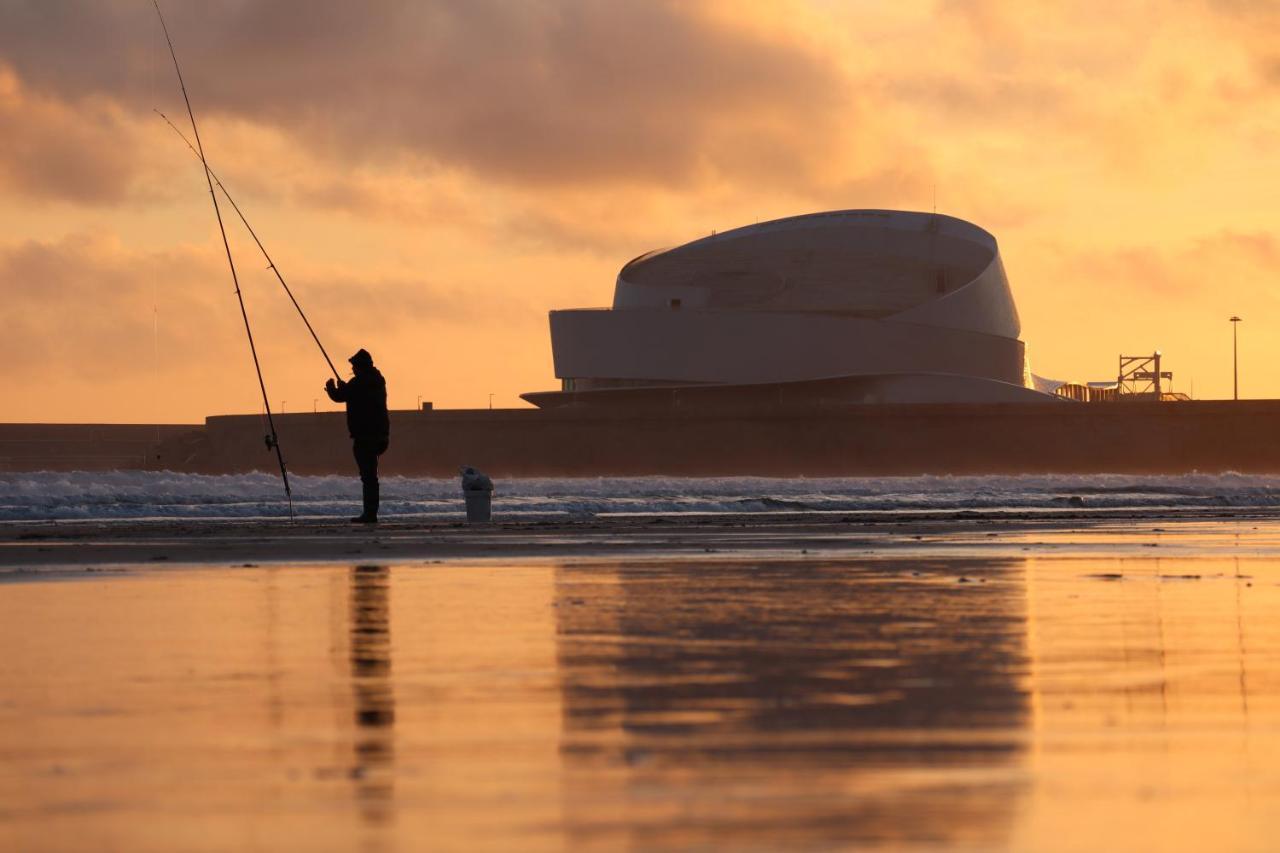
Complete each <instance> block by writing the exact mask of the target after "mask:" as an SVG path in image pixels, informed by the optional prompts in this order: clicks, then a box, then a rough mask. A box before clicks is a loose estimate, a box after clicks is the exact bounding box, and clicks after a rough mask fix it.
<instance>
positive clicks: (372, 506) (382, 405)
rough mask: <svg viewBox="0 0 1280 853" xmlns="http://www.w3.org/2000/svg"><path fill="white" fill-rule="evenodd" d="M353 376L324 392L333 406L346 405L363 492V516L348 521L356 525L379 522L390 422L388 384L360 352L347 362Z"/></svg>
mask: <svg viewBox="0 0 1280 853" xmlns="http://www.w3.org/2000/svg"><path fill="white" fill-rule="evenodd" d="M348 361H350V362H351V371H352V373H353V374H354V375H353V376H352V377H351V381H350V382H343V381H342V380H341V379H339V380H338V381H337V383H336V384H335V383H334V381H333V380H332V379H330V380H328V381H327V382H325V383H324V391H325V393H326V394H328V395H329V399H331V400H333V401H334V402H335V403H346V404H347V431H348V432H349V433H351V451H352V453H353V454H354V455H355V457H356V467H357V468H359V469H360V485H361V486H362V487H363V490H364V513H362V514H361V515H359V516H357V517H356V518H353V519H351V521H352V522H353V523H357V524H377V522H378V457H379V456H381V455H382V454H383V453H386V451H387V445H388V444H389V443H390V441H391V419H390V418H389V417H388V416H387V381H386V380H385V379H383V378H382V374H381V373H379V372H378V368H376V367H374V366H373V356H371V355H369V353H368V352H367V351H366V350H360V351H359V352H357V353H356V354H355V355H353V356H351V358H349V359H348Z"/></svg>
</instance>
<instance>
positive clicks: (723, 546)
mask: <svg viewBox="0 0 1280 853" xmlns="http://www.w3.org/2000/svg"><path fill="white" fill-rule="evenodd" d="M1159 548H1164V549H1166V550H1165V551H1160V552H1159V553H1161V554H1164V553H1180V554H1184V555H1191V554H1197V555H1198V554H1204V553H1207V552H1210V551H1213V552H1224V551H1225V552H1230V553H1233V554H1253V555H1262V554H1271V553H1274V554H1277V555H1280V518H1278V517H1277V515H1276V513H1275V512H1273V511H1268V510H1252V511H1231V512H1219V513H1211V514H1209V513H1205V512H1204V511H1203V510H1194V511H1176V510H1166V511H1163V512H1140V513H1136V512H1134V511H1131V510H1110V511H1090V512H1071V511H1063V510H1039V511H983V512H953V511H947V512H911V513H898V512H894V513H873V512H867V513H799V512H796V513H768V514H738V515H731V514H721V515H665V516H664V515H646V516H609V517H593V518H584V519H564V518H550V519H540V520H526V521H510V520H501V519H499V520H496V521H494V522H492V523H488V524H471V525H469V524H466V523H464V522H460V521H440V520H430V521H422V520H410V521H390V522H384V523H382V524H379V525H377V526H375V527H368V526H365V525H352V524H347V523H342V522H336V521H333V520H300V521H298V522H296V523H290V522H288V521H284V520H280V521H269V520H251V521H227V520H214V521H175V520H158V521H99V522H68V521H59V522H9V523H3V524H0V578H3V577H5V576H9V575H12V574H14V573H28V572H39V573H43V572H49V571H77V570H83V569H86V568H88V569H94V570H100V569H103V568H107V567H112V566H117V567H118V566H124V565H148V564H166V565H188V564H202V563H203V564H223V565H239V564H243V563H245V562H252V563H262V562H294V563H297V562H321V563H333V562H401V563H404V562H423V561H425V562H430V561H432V560H435V559H459V558H461V559H469V560H486V559H496V560H503V559H517V558H518V559H528V558H548V559H556V558H584V557H597V556H605V557H610V556H623V555H629V556H635V557H642V556H655V555H659V556H662V557H669V556H701V555H706V554H712V555H715V554H720V555H729V554H757V555H758V554H775V555H784V554H787V555H797V556H803V555H807V554H814V555H818V554H821V555H826V556H836V555H845V556H874V555H880V554H887V553H894V554H903V553H915V552H921V551H923V552H927V553H930V554H934V555H951V556H972V555H984V556H994V555H1025V554H1029V553H1033V552H1035V553H1040V552H1046V553H1107V554H1113V555H1116V554H1148V553H1153V552H1152V551H1150V550H1148V549H1159Z"/></svg>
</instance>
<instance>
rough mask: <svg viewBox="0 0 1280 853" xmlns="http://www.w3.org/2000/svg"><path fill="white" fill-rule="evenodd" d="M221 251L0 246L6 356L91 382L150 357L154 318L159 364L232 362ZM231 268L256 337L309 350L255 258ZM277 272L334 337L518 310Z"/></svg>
mask: <svg viewBox="0 0 1280 853" xmlns="http://www.w3.org/2000/svg"><path fill="white" fill-rule="evenodd" d="M221 251H222V250H221V247H216V250H215V247H212V246H211V247H208V248H196V247H191V246H184V247H178V248H175V249H166V250H160V251H148V250H142V249H137V248H131V247H128V246H126V245H124V244H122V243H121V242H120V240H118V239H116V238H114V237H110V236H104V235H93V234H76V235H71V236H68V237H65V238H62V239H59V240H54V241H34V240H31V241H23V242H20V243H17V244H11V245H8V246H0V292H3V293H5V294H6V300H7V302H8V304H9V307H10V309H11V310H10V311H9V312H7V316H8V320H7V322H6V323H5V328H4V330H3V331H4V338H5V342H6V350H7V351H8V356H7V358H6V361H7V362H8V363H10V364H13V365H14V366H16V367H17V368H18V369H20V370H22V371H24V372H30V373H32V374H36V375H39V374H41V373H45V372H63V373H65V372H66V371H68V370H71V371H73V372H74V373H76V374H77V375H80V376H82V377H85V378H90V379H92V378H102V377H106V376H110V375H113V374H116V373H129V372H136V371H137V369H138V365H139V364H145V365H150V364H151V362H152V358H153V352H152V351H153V345H154V341H153V332H154V331H155V330H154V329H153V323H154V321H155V318H156V316H157V315H158V317H159V321H160V325H159V331H158V334H159V337H160V341H159V346H160V349H161V351H162V352H163V353H164V361H165V369H166V370H169V371H174V372H179V373H180V372H184V371H187V372H189V371H196V372H199V371H200V370H202V369H209V367H210V366H211V365H216V364H220V363H225V362H232V363H234V362H236V361H238V360H239V359H240V358H241V356H242V350H243V348H244V340H243V327H242V325H241V319H240V316H239V313H238V309H237V308H236V307H235V305H236V303H235V299H234V296H233V294H232V292H231V286H230V282H229V272H228V270H227V267H226V262H225V259H224V258H223V256H222V253H221ZM237 267H238V269H239V273H240V283H241V289H242V291H243V292H244V296H245V300H246V303H247V305H248V310H249V314H250V320H251V322H252V323H253V326H254V331H255V334H256V335H257V337H258V338H259V345H260V346H261V347H265V348H267V349H270V350H273V351H280V352H284V353H292V354H296V353H297V352H298V350H299V348H300V347H308V346H309V345H310V344H309V341H308V338H307V334H306V332H305V330H304V328H303V326H302V324H301V321H300V320H299V319H298V317H297V315H296V314H295V312H294V308H293V307H292V305H291V304H290V303H289V302H288V299H287V297H286V296H285V294H284V293H283V291H282V290H281V289H280V288H279V285H278V283H277V282H276V281H275V279H274V278H273V277H270V276H269V275H268V274H265V273H264V272H263V271H262V270H261V269H260V265H259V264H257V263H256V259H255V260H254V261H249V260H248V258H247V257H244V256H243V255H242V256H241V257H238V258H237ZM285 272H286V280H287V281H289V284H290V287H291V288H292V289H293V291H294V294H295V296H297V298H298V299H299V301H300V302H301V303H302V304H303V306H304V309H305V310H306V311H307V312H308V316H309V317H310V318H311V320H312V322H313V324H314V325H315V326H316V328H317V331H319V332H321V333H322V334H326V333H327V335H328V336H329V337H330V338H357V339H368V338H375V337H379V336H385V335H389V334H396V333H399V332H400V331H403V330H406V329H414V328H424V329H425V328H438V327H440V326H444V325H451V324H467V323H475V322H478V321H480V320H481V319H483V320H484V321H485V322H486V323H490V324H493V323H497V324H499V325H500V324H502V323H503V322H507V321H508V320H509V319H510V318H511V317H512V316H518V315H519V314H520V313H522V306H520V305H519V304H518V302H515V303H514V304H513V303H511V302H508V303H504V305H502V306H494V305H493V304H491V302H490V300H489V299H487V298H486V295H485V294H484V293H479V292H474V291H470V292H469V291H467V290H466V289H464V288H462V287H460V286H459V287H449V286H447V285H439V284H436V285H433V284H430V283H428V282H424V281H415V280H412V279H406V278H403V277H396V276H390V275H387V274H385V273H372V274H367V275H359V274H354V273H351V272H348V271H344V270H340V269H313V268H308V267H306V266H305V265H304V266H303V267H302V268H301V269H299V270H297V271H296V272H295V271H292V270H286V271H285ZM524 310H526V311H527V309H524ZM322 339H323V338H322ZM331 355H335V354H333V353H331Z"/></svg>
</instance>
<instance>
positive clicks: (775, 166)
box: [0, 0, 1280, 422]
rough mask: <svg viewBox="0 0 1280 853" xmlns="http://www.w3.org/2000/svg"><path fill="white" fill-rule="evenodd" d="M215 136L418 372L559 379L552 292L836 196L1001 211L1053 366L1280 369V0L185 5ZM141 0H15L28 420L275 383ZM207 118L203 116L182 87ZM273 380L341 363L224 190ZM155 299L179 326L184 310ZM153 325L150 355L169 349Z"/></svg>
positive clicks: (236, 401) (182, 12)
mask: <svg viewBox="0 0 1280 853" xmlns="http://www.w3.org/2000/svg"><path fill="white" fill-rule="evenodd" d="M164 9H165V12H166V16H167V19H168V23H169V27H170V30H171V32H172V34H173V37H174V40H175V43H176V46H177V49H178V55H179V59H180V60H182V62H183V71H184V73H185V75H186V80H187V85H188V88H189V91H190V94H191V97H192V101H193V104H194V106H195V109H196V113H197V118H198V119H199V120H200V122H201V124H200V128H201V134H202V137H203V139H204V143H205V148H206V153H207V154H208V156H209V161H210V164H211V165H212V166H213V168H214V169H215V170H216V171H218V172H219V173H220V174H221V176H222V178H223V180H224V181H225V182H226V184H227V186H228V187H229V188H230V189H231V191H232V193H233V194H235V195H236V197H237V200H238V201H239V202H240V204H241V206H242V208H244V210H245V212H246V214H247V215H248V216H249V219H250V222H251V223H253V225H254V227H255V228H256V229H257V231H258V232H259V235H260V236H261V237H262V238H263V239H264V241H265V242H266V245H267V248H268V249H269V250H270V251H271V253H272V254H273V256H274V257H275V260H276V262H277V263H278V264H279V265H280V268H281V270H282V271H283V272H284V274H285V276H286V278H287V279H288V280H289V281H290V284H291V285H292V286H293V287H294V290H295V292H296V294H297V295H298V297H299V299H300V301H301V302H302V304H303V307H304V308H305V309H306V310H307V311H308V314H309V315H310V317H311V320H312V322H313V324H314V325H315V327H316V329H317V331H318V332H319V334H320V336H321V339H322V340H323V341H324V342H325V344H326V346H327V347H328V348H329V349H330V352H331V355H333V356H334V358H335V360H339V359H341V364H342V366H344V367H345V358H346V356H347V355H349V354H350V353H351V352H353V351H354V350H355V349H356V348H358V347H360V346H364V347H367V348H368V349H369V350H370V351H371V352H372V353H373V355H374V357H375V359H376V360H377V361H378V363H379V366H380V367H381V368H382V370H383V372H384V373H385V374H386V375H387V378H388V382H389V387H390V402H391V405H392V407H393V408H411V407H413V406H414V405H415V402H416V400H417V397H418V395H422V396H423V398H424V399H427V400H432V401H434V402H435V404H436V406H438V407H439V406H448V407H458V406H463V407H466V406H476V407H482V406H485V405H487V404H488V399H489V396H488V395H489V394H490V393H492V394H493V395H494V405H495V406H511V405H523V403H521V401H519V400H518V398H517V395H518V394H519V393H520V392H522V391H529V390H539V389H550V388H554V387H557V385H558V383H557V381H556V380H555V378H554V376H553V373H552V366H551V353H550V345H549V339H548V332H547V311H548V310H550V309H553V308H561V307H585V306H602V305H607V304H608V303H609V301H610V299H611V297H612V291H613V280H614V276H615V275H616V273H617V270H618V268H619V267H620V266H621V265H622V264H623V263H624V262H626V261H627V260H628V259H630V258H632V257H634V256H635V255H638V254H640V253H641V252H644V251H647V250H649V249H653V248H657V247H660V246H668V245H674V244H677V243H681V242H684V241H686V240H689V239H693V238H696V237H698V236H702V235H704V234H706V233H709V232H710V231H712V230H713V229H714V230H726V229H729V228H732V227H735V226H738V225H743V224H748V223H751V222H754V221H756V220H763V219H769V218H775V217H779V216H787V215H792V214H797V213H805V212H811V211H815V210H823V209H836V208H856V207H888V208H903V209H915V210H929V209H930V208H931V207H932V205H933V203H934V202H933V200H934V194H935V190H936V197H937V208H938V210H939V211H940V212H943V213H948V214H951V215H954V216H958V217H961V218H963V219H968V220H970V221H972V222H975V223H976V224H978V225H981V226H982V227H984V228H986V229H988V230H989V231H991V232H992V233H994V234H995V235H996V238H997V239H998V240H999V241H1000V245H1001V251H1002V253H1003V255H1004V260H1005V266H1006V269H1007V271H1008V274H1009V278H1010V281H1011V282H1012V285H1013V289H1014V294H1015V296H1016V298H1017V300H1018V304H1019V309H1020V313H1021V317H1022V326H1023V335H1022V337H1023V340H1024V341H1026V343H1027V350H1028V354H1029V356H1030V359H1031V364H1032V368H1033V369H1034V370H1035V371H1036V372H1037V373H1040V374H1043V375H1046V376H1052V377H1058V378H1070V379H1076V380H1090V379H1106V378H1108V377H1114V376H1115V371H1116V357H1117V355H1118V354H1120V353H1121V352H1125V353H1127V354H1139V353H1144V352H1150V351H1152V350H1154V349H1156V348H1159V349H1161V350H1162V351H1163V352H1164V353H1165V354H1166V355H1167V361H1166V366H1167V367H1168V368H1169V369H1171V370H1173V371H1174V376H1175V378H1174V389H1175V390H1181V391H1190V390H1192V386H1193V385H1194V394H1195V396H1197V397H1224V396H1228V397H1229V396H1230V394H1231V330H1230V326H1229V324H1228V322H1227V318H1228V317H1229V316H1230V315H1232V314H1233V313H1234V314H1240V315H1241V316H1243V317H1244V318H1245V319H1244V323H1243V324H1242V325H1241V328H1240V364H1241V395H1242V396H1247V397H1280V336H1278V335H1277V334H1276V332H1277V330H1280V301H1278V299H1277V294H1280V233H1278V232H1277V215H1278V214H1280V170H1278V167H1280V160H1278V159H1277V151H1280V36H1278V35H1277V34H1280V3H1275V2H1268V0H1181V2H1179V0H1167V2H1158V3H1157V2H1126V0H1108V2H1093V0H1081V2H1073V3H1064V2H1036V0H1017V1H1016V2H1013V0H1009V2H1001V0H973V2H963V0H893V2H889V0H885V1H884V2H870V0H808V2H799V0H797V2H789V0H778V2H760V3H752V2H747V0H737V2H724V3H719V2H706V3H702V2H656V0H645V2H640V1H639V0H636V2H623V0H609V1H608V2H606V1H605V0H597V1H596V2H564V3H560V2H542V0H518V2H511V0H457V2H425V0H424V2H372V3H367V4H366V3H353V2H348V0H271V2H267V0H235V2H221V3H205V2H186V1H185V0H169V2H167V3H165V4H164ZM153 108H159V109H161V110H163V111H165V112H166V113H168V114H169V115H170V116H171V117H172V118H173V119H174V120H175V122H179V124H180V126H182V127H183V129H184V130H186V129H187V126H186V124H185V114H184V113H183V108H182V102H181V95H180V92H179V90H178V88H177V83H176V80H175V77H174V74H173V68H172V65H171V63H170V60H169V57H168V54H167V52H166V49H165V46H164V42H163V37H162V35H161V32H160V28H159V25H158V23H157V21H156V18H155V14H154V11H153V10H152V9H151V6H150V3H149V2H147V0H128V2H107V0H83V2H75V0H26V2H24V0H0V291H2V293H3V302H2V304H3V308H2V309H0V310H2V311H3V313H2V315H0V316H3V327H2V328H0V353H2V354H3V356H4V362H5V368H6V385H7V389H6V393H5V394H4V395H3V401H4V402H3V403H2V404H0V421H138V422H151V421H157V420H158V421H166V422H181V421H199V420H201V419H202V418H203V417H204V416H205V415H208V414H216V413H225V412H252V411H257V410H258V409H259V407H260V404H259V399H258V388H257V385H256V383H255V380H254V378H253V372H252V366H251V363H250V360H249V355H248V351H247V348H246V345H245V342H244V333H243V328H242V326H241V320H240V316H239V313H238V309H237V307H236V303H235V297H234V295H233V293H232V289H231V282H230V276H229V274H228V271H227V269H226V263H225V259H224V258H223V254H222V246H221V243H220V242H219V240H218V236H217V230H216V224H215V221H214V218H213V211H212V207H211V205H210V204H209V198H208V193H207V191H206V189H205V186H204V178H203V176H202V174H201V172H200V169H199V166H198V164H197V162H196V161H195V160H194V158H193V157H192V156H191V154H190V153H189V152H188V151H187V149H186V148H185V147H184V146H183V144H182V143H181V141H180V140H178V139H177V137H176V136H174V135H173V133H172V131H170V130H169V129H168V128H167V127H166V126H165V125H164V124H163V122H162V121H161V120H160V119H159V118H158V117H157V116H156V115H155V114H154V113H153V112H152V109H153ZM180 119H181V121H179V120H180ZM228 227H229V231H230V233H231V234H232V237H233V244H232V246H233V250H234V251H235V254H236V259H237V262H238V265H239V268H240V270H241V280H242V286H243V289H244V292H245V297H246V300H247V303H248V308H249V312H250V318H251V320H252V321H253V323H254V330H255V334H256V335H257V337H258V339H259V343H260V352H261V356H262V360H263V366H264V370H265V375H266V381H267V387H268V390H269V392H270V396H271V398H272V400H273V405H279V404H280V401H285V402H284V408H285V410H286V411H300V410H306V411H310V409H311V407H312V404H313V403H312V401H313V400H314V399H316V398H321V402H320V407H321V408H322V409H329V408H334V406H333V404H330V403H328V401H327V400H324V399H323V398H324V395H323V393H322V391H321V384H322V383H323V382H324V379H325V377H326V367H325V365H324V362H323V360H322V359H321V358H320V355H319V353H318V351H317V350H316V349H315V347H314V345H313V344H312V342H311V341H310V339H309V337H308V336H307V334H306V331H305V329H304V328H303V327H302V325H301V323H300V321H299V320H298V319H297V317H296V315H295V314H293V313H292V311H293V309H292V308H291V306H290V305H289V304H288V302H287V301H286V298H285V297H284V294H283V293H282V292H281V291H280V288H279V285H278V284H277V283H276V282H275V280H274V279H273V278H272V277H271V275H270V273H269V272H268V271H267V270H266V269H265V268H264V267H265V265H264V262H263V261H262V260H261V258H260V256H259V255H258V254H257V250H256V249H255V248H254V247H253V244H252V243H251V242H249V240H248V238H247V236H246V235H245V234H244V233H243V231H242V229H241V228H240V227H239V225H238V223H235V222H233V221H231V220H229V221H228ZM156 330H158V334H157V333H156ZM157 351H158V354H159V357H158V359H157V357H156V352H157Z"/></svg>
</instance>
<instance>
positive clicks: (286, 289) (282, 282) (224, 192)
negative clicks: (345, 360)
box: [155, 110, 342, 379]
mask: <svg viewBox="0 0 1280 853" xmlns="http://www.w3.org/2000/svg"><path fill="white" fill-rule="evenodd" d="M155 113H156V115H158V116H160V118H162V119H164V121H165V124H167V125H169V127H172V128H173V132H174V133H176V134H178V137H179V138H180V139H182V141H183V142H185V143H187V147H188V148H190V149H191V153H193V154H195V155H196V156H197V157H200V152H199V151H198V150H196V147H195V146H194V145H192V144H191V142H190V140H188V139H187V137H186V135H184V134H183V132H182V131H180V130H178V128H177V127H176V126H174V123H173V122H171V121H169V117H168V116H167V115H165V114H164V113H162V112H160V111H159V110H156V111H155ZM202 159H203V158H202ZM205 168H207V169H208V170H209V176H210V177H211V178H213V182H214V183H215V184H217V185H218V189H220V190H222V195H223V196H225V197H226V199H227V201H228V202H230V203H231V207H232V209H233V210H235V212H236V215H237V216H239V217H240V221H241V222H243V223H244V227H245V229H247V230H248V232H249V236H251V237H253V242H255V243H257V244H258V248H259V249H260V250H262V257H264V258H266V259H267V269H269V270H271V271H272V272H273V273H275V274H276V278H277V279H279V280H280V286H281V287H283V288H284V292H285V293H287V294H289V301H290V302H292V303H293V307H294V308H297V309H298V316H299V317H301V318H302V322H303V323H305V324H306V326H307V331H308V332H310V333H311V338H312V340H314V341H315V342H316V346H318V347H320V354H321V355H322V356H324V360H325V361H326V362H328V364H329V369H330V370H332V371H333V375H334V378H336V379H341V378H342V377H341V376H339V375H338V369H337V368H336V367H334V366H333V360H332V359H331V358H329V353H327V352H325V349H324V344H322V343H320V336H319V335H317V334H316V330H315V329H313V328H311V321H310V320H308V319H307V315H306V314H304V313H303V312H302V306H301V305H299V304H298V300H297V299H295V298H294V296H293V291H292V290H290V289H289V285H288V284H286V283H285V280H284V276H282V275H281V274H280V269H279V268H278V267H277V266H276V262H275V261H273V260H271V256H270V255H268V254H267V248H266V247H265V246H263V245H262V241H261V240H259V239H258V234H257V232H255V231H254V230H253V226H252V225H250V224H249V220H247V219H245V218H244V213H243V212H241V210H240V205H238V204H236V200H235V199H234V198H232V197H231V193H229V192H227V188H226V187H225V186H224V185H223V183H222V181H221V179H219V178H218V173H217V172H215V171H213V169H212V168H211V167H209V165H208V164H207V163H206V164H205Z"/></svg>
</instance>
